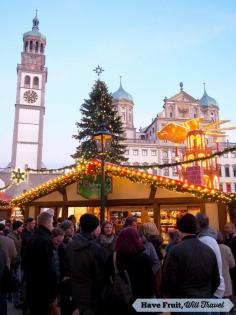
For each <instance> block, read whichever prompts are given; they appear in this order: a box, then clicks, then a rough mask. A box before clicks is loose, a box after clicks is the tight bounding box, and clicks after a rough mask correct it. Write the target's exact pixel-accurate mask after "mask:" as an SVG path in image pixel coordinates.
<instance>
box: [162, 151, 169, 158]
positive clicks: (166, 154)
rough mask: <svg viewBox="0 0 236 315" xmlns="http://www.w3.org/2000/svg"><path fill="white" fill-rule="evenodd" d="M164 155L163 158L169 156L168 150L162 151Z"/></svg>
mask: <svg viewBox="0 0 236 315" xmlns="http://www.w3.org/2000/svg"><path fill="white" fill-rule="evenodd" d="M162 157H163V159H166V158H168V152H166V151H163V152H162Z"/></svg>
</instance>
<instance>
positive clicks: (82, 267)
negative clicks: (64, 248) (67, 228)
mask: <svg viewBox="0 0 236 315" xmlns="http://www.w3.org/2000/svg"><path fill="white" fill-rule="evenodd" d="M105 260H106V253H105V250H104V249H103V248H102V246H101V245H100V244H99V243H98V242H97V241H96V239H95V236H93V235H91V234H86V233H78V234H76V235H75V237H74V239H73V240H72V241H71V242H70V243H69V245H68V261H69V266H70V272H71V275H70V276H71V283H72V298H73V299H74V301H75V302H76V305H77V307H78V308H79V309H81V310H84V309H86V308H93V309H96V307H97V306H98V305H99V303H100V295H101V290H102V282H103V272H104V266H105Z"/></svg>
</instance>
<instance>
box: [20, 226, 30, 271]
mask: <svg viewBox="0 0 236 315" xmlns="http://www.w3.org/2000/svg"><path fill="white" fill-rule="evenodd" d="M32 235H33V232H31V231H29V230H27V229H24V230H23V232H22V234H21V239H22V243H21V269H23V270H24V269H25V259H26V253H27V247H28V243H29V240H30V238H31V236H32Z"/></svg>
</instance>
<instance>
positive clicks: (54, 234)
mask: <svg viewBox="0 0 236 315" xmlns="http://www.w3.org/2000/svg"><path fill="white" fill-rule="evenodd" d="M59 235H64V231H63V230H62V229H60V228H54V229H53V230H52V237H57V236H59Z"/></svg>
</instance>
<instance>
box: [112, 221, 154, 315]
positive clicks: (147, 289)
mask: <svg viewBox="0 0 236 315" xmlns="http://www.w3.org/2000/svg"><path fill="white" fill-rule="evenodd" d="M144 249H145V248H144V245H143V242H142V241H141V239H140V237H139V235H138V232H137V230H136V229H134V228H133V227H127V228H125V229H123V230H121V232H120V233H119V235H118V237H117V241H116V244H115V252H116V266H117V269H118V270H126V271H127V272H128V275H129V278H130V282H131V286H132V291H133V296H134V300H135V299H137V298H143V299H145V298H152V297H154V295H155V290H156V286H155V278H154V275H153V271H152V266H151V263H150V259H149V257H148V255H146V254H145V253H144ZM107 265H108V266H107V268H106V270H107V272H108V278H110V276H111V275H113V274H114V272H115V270H114V264H113V257H112V256H111V257H110V259H109V261H108V263H107ZM106 307H108V308H109V309H110V310H111V314H112V315H118V314H126V315H131V314H136V311H135V310H134V309H133V307H132V305H120V306H116V307H113V305H112V304H110V301H106Z"/></svg>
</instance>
